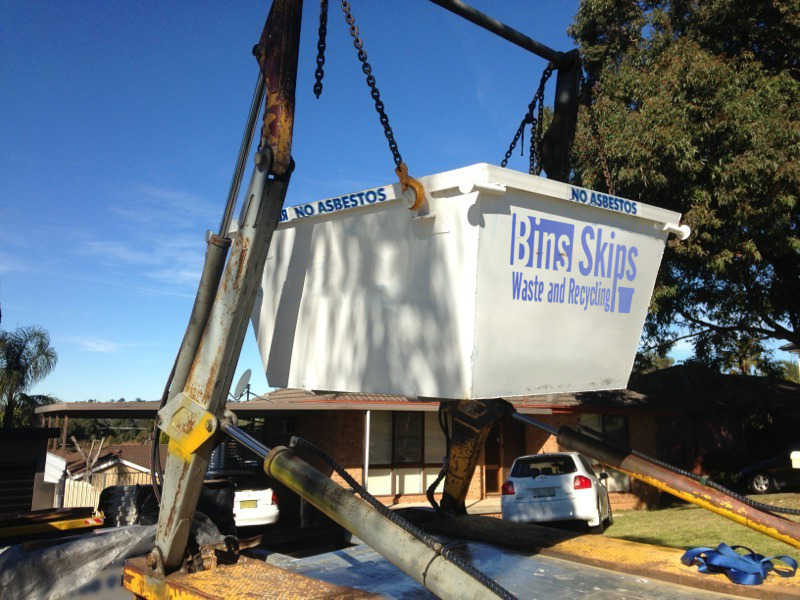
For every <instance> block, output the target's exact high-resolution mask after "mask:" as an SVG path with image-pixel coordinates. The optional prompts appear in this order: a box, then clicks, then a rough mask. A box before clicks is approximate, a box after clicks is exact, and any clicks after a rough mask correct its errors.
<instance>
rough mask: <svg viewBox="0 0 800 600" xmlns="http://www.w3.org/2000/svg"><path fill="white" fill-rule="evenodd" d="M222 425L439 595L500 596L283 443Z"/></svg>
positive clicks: (275, 472) (272, 471) (271, 469)
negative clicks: (267, 444)
mask: <svg viewBox="0 0 800 600" xmlns="http://www.w3.org/2000/svg"><path fill="white" fill-rule="evenodd" d="M220 426H221V428H222V431H224V432H225V433H226V434H227V435H229V436H230V437H232V438H233V439H235V440H236V441H237V442H239V443H241V444H242V445H244V446H245V447H246V448H249V449H250V450H252V451H253V452H255V453H256V454H258V455H259V456H260V457H261V458H263V459H264V472H265V473H266V474H267V475H269V476H270V477H273V478H274V479H277V480H278V481H280V482H281V483H282V484H284V485H285V486H286V487H288V488H289V489H290V490H292V491H293V492H295V493H296V494H298V495H299V496H300V497H301V498H303V499H304V500H306V501H308V502H310V503H311V504H313V505H314V506H315V507H316V508H318V509H319V510H320V511H322V512H323V513H324V514H325V515H327V516H328V517H330V518H331V519H333V520H334V521H336V522H337V523H338V524H339V525H341V526H342V527H344V528H345V529H347V530H348V531H350V532H351V533H352V534H353V535H356V536H358V538H360V539H361V540H362V541H364V542H365V543H366V544H368V545H369V546H370V547H371V548H373V549H374V550H376V551H377V552H379V553H380V554H381V555H382V556H383V557H384V558H386V559H387V560H388V561H389V562H391V563H392V564H393V565H395V566H396V567H397V568H399V569H400V570H402V571H403V572H404V573H406V574H407V575H408V576H410V577H413V578H414V579H415V580H416V581H418V582H419V583H420V584H422V585H423V586H425V587H426V588H427V589H429V590H430V591H431V592H433V593H434V594H436V596H438V597H440V598H497V595H496V594H495V593H494V592H492V591H491V590H490V589H489V588H487V587H486V586H484V585H483V584H482V583H481V582H479V581H478V580H477V579H474V578H473V577H471V576H470V575H468V574H467V573H465V572H464V571H462V570H461V569H460V568H458V567H457V566H456V565H454V564H453V563H451V562H450V561H448V560H446V559H445V558H444V557H443V556H442V555H441V554H440V551H437V550H434V549H432V548H429V547H428V546H427V545H426V544H424V543H422V542H421V541H419V540H418V539H417V538H415V537H414V536H413V535H411V534H410V533H409V532H407V531H406V530H405V529H403V528H402V527H400V526H399V525H396V524H395V523H393V522H392V521H390V520H389V519H387V518H386V517H384V516H383V515H381V514H380V513H379V512H378V511H376V510H375V509H374V508H372V507H371V506H370V505H369V504H367V503H366V502H364V501H363V500H361V499H360V498H357V497H355V496H354V495H353V492H352V491H350V490H346V489H344V488H343V487H341V486H339V485H337V484H336V483H334V482H333V481H332V480H331V479H330V478H329V477H326V476H325V475H323V474H322V473H320V472H319V471H318V470H316V469H315V468H314V467H312V466H311V465H309V464H308V463H307V462H305V461H304V460H302V459H300V458H298V457H297V456H295V455H294V452H293V451H292V450H290V449H289V448H286V447H285V446H277V447H276V448H272V449H269V448H267V447H265V446H264V445H263V444H261V443H260V442H259V441H258V440H255V439H254V438H252V437H251V436H249V435H248V434H247V433H245V432H244V431H242V430H241V429H239V428H238V427H235V426H234V425H231V424H229V423H225V422H222V423H221V424H220Z"/></svg>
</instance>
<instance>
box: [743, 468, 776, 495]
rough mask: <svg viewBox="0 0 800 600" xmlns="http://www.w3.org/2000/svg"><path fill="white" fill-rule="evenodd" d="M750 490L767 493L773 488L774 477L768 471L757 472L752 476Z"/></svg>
mask: <svg viewBox="0 0 800 600" xmlns="http://www.w3.org/2000/svg"><path fill="white" fill-rule="evenodd" d="M749 487H750V490H751V491H753V492H755V493H756V494H766V493H767V492H771V491H772V489H773V487H774V486H773V483H772V478H771V477H770V476H769V475H767V474H766V473H756V474H755V475H753V476H752V477H751V478H750V485H749Z"/></svg>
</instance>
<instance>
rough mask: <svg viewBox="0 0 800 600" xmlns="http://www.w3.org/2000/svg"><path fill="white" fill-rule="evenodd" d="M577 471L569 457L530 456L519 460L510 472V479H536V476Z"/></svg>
mask: <svg viewBox="0 0 800 600" xmlns="http://www.w3.org/2000/svg"><path fill="white" fill-rule="evenodd" d="M575 471H577V468H576V467H575V461H574V460H572V457H571V456H553V455H550V456H548V455H542V456H530V457H526V458H519V459H517V462H515V463H514V468H513V469H512V470H511V476H512V477H536V476H537V475H566V474H568V473H574V472H575Z"/></svg>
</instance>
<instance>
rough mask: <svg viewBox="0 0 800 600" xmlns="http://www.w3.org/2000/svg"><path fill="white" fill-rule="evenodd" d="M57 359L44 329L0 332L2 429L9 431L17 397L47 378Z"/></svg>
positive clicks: (21, 328) (13, 421)
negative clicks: (3, 410)
mask: <svg viewBox="0 0 800 600" xmlns="http://www.w3.org/2000/svg"><path fill="white" fill-rule="evenodd" d="M57 359H58V357H57V355H56V351H55V350H54V349H53V348H52V347H51V346H50V337H49V336H48V335H47V332H46V331H45V330H44V329H41V328H39V327H20V328H19V329H17V330H16V331H13V332H11V331H0V401H2V402H4V403H5V416H4V419H3V428H4V429H11V428H12V427H13V425H14V423H15V420H16V417H17V414H16V408H17V404H18V403H19V401H20V399H21V395H22V394H24V393H25V392H26V391H27V390H28V389H29V388H30V387H31V386H32V385H33V384H34V383H36V382H37V381H39V380H41V379H42V378H44V377H45V376H47V374H48V373H50V371H52V370H53V367H55V365H56V360H57ZM27 398H31V397H30V396H27Z"/></svg>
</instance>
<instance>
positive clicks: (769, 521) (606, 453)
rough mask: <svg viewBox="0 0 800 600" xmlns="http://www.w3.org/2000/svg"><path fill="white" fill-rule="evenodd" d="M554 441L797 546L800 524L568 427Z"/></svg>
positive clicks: (560, 431) (799, 537) (799, 543)
mask: <svg viewBox="0 0 800 600" xmlns="http://www.w3.org/2000/svg"><path fill="white" fill-rule="evenodd" d="M558 441H559V443H560V444H563V445H564V446H567V447H568V448H571V449H573V450H577V451H578V452H581V453H583V454H585V455H587V456H591V457H593V458H595V459H597V460H599V461H600V462H601V463H603V464H606V465H608V466H609V467H612V468H614V469H617V470H618V471H622V472H623V473H626V474H627V475H630V476H631V477H633V478H635V479H638V480H640V481H643V482H645V483H647V484H649V485H652V486H653V487H655V488H658V489H660V490H663V491H665V492H667V493H669V494H672V495H673V496H677V497H678V498H681V499H683V500H686V501H687V502H691V503H693V504H697V505H698V506H701V507H703V508H706V509H708V510H710V511H712V512H715V513H717V514H718V515H721V516H723V517H726V518H728V519H731V520H732V521H736V522H737V523H740V524H742V525H745V526H747V527H750V528H751V529H755V530H756V531H760V532H761V533H764V534H766V535H768V536H770V537H773V538H775V539H777V540H780V541H782V542H785V543H787V544H789V545H791V546H794V547H796V548H800V523H797V522H795V521H790V520H788V519H784V518H783V517H779V516H777V515H773V514H770V513H766V512H763V511H760V510H758V509H755V508H753V507H752V506H749V505H747V504H745V503H744V502H742V501H740V500H737V499H736V498H733V497H731V496H728V495H727V494H724V493H722V492H720V491H718V490H715V489H713V488H711V487H708V486H705V485H703V484H701V483H700V482H698V481H695V480H694V479H692V478H690V477H686V476H685V475H681V474H679V473H675V472H673V471H670V470H669V469H665V468H664V467H660V466H658V465H656V464H653V463H651V462H650V461H648V460H646V459H644V458H641V457H639V456H636V455H633V454H626V453H625V452H622V451H620V450H617V449H616V448H613V447H611V446H608V445H606V444H603V443H602V442H599V441H597V440H595V439H592V438H590V437H588V436H585V435H583V434H581V433H579V432H577V431H575V430H573V429H570V428H569V427H562V428H561V429H559V431H558Z"/></svg>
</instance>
